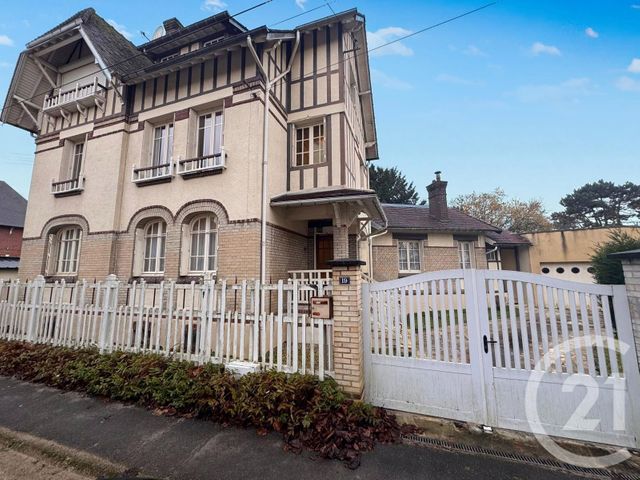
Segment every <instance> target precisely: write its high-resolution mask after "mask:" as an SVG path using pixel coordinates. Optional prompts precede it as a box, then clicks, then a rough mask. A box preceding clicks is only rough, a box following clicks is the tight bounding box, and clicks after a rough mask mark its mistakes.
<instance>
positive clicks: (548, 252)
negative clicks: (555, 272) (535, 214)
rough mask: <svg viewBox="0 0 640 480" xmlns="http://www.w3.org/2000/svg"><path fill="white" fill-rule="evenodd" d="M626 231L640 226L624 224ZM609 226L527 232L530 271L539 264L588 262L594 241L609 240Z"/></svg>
mask: <svg viewBox="0 0 640 480" xmlns="http://www.w3.org/2000/svg"><path fill="white" fill-rule="evenodd" d="M623 230H624V231H627V232H629V233H630V234H635V235H640V228H634V227H624V228H623ZM612 231H613V229H609V228H591V229H582V230H558V231H550V232H538V233H527V234H524V235H523V236H524V237H526V238H528V239H529V241H531V243H532V246H531V248H530V249H529V255H530V262H531V271H532V272H533V273H540V269H541V265H542V264H574V263H575V264H580V263H583V264H588V263H590V261H591V255H592V254H593V250H594V248H595V247H596V245H597V244H599V243H603V242H606V241H607V240H609V235H610V234H611V232H612Z"/></svg>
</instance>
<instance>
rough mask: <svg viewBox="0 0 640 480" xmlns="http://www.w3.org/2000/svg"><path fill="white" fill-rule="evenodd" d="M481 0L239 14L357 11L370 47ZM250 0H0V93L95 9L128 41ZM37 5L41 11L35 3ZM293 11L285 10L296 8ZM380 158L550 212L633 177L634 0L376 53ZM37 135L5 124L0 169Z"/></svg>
mask: <svg viewBox="0 0 640 480" xmlns="http://www.w3.org/2000/svg"><path fill="white" fill-rule="evenodd" d="M488 1H490V0H475V1H467V0H430V1H425V0H423V1H399V0H396V1H378V0H367V1H357V0H329V2H330V3H329V5H328V6H327V5H326V4H325V0H273V1H272V2H270V3H268V4H267V5H264V6H261V7H259V8H257V9H255V10H253V11H252V12H249V13H247V14H243V15H242V16H239V17H238V18H237V19H238V20H239V21H240V22H242V23H243V24H244V25H246V26H247V27H249V28H253V27H257V26H260V25H267V26H274V27H275V28H292V27H295V26H296V25H299V24H303V23H306V22H309V21H311V20H314V19H317V18H320V17H324V16H327V15H330V14H331V13H332V12H331V9H333V10H334V11H336V12H339V11H342V10H346V9H348V8H352V7H357V8H358V10H359V11H360V12H361V13H363V14H364V15H365V16H366V25H367V34H368V41H369V47H370V48H373V47H376V46H379V45H382V44H385V43H386V42H389V41H391V40H397V39H400V38H402V37H404V36H406V35H409V34H411V33H414V32H419V31H420V30H422V29H424V28H426V27H429V26H431V25H434V24H437V23H439V22H441V21H444V20H447V19H449V18H451V17H455V16H457V15H460V14H462V13H465V12H467V11H469V10H472V9H475V8H478V7H480V6H482V5H483V4H485V3H487V2H488ZM257 3H259V1H258V0H181V1H180V2H175V1H168V0H130V1H128V2H121V1H114V0H111V1H108V0H93V1H92V2H90V3H89V2H87V1H86V0H85V1H75V0H60V1H54V0H51V1H47V2H41V1H37V2H36V1H34V0H32V1H22V2H8V1H6V0H5V1H4V2H3V5H2V12H1V13H0V97H2V100H0V101H3V100H4V97H5V96H6V91H7V89H8V87H9V82H10V81H11V75H12V73H13V69H14V66H15V63H16V61H17V58H18V55H19V53H20V51H21V50H22V49H23V48H24V45H25V43H27V42H28V41H30V40H32V39H33V38H35V37H37V36H38V35H40V34H41V33H43V32H44V31H46V30H48V29H50V28H51V27H53V26H54V25H56V24H58V23H59V22H61V21H63V20H64V19H66V18H68V17H69V16H71V15H72V14H74V13H75V12H76V11H78V10H81V9H82V8H85V7H88V6H92V7H94V8H95V9H96V11H97V12H98V14H100V15H101V16H102V17H103V18H105V19H107V20H108V21H109V22H111V23H112V24H113V25H114V26H115V27H116V28H117V29H118V30H120V31H121V33H123V34H124V35H125V36H127V38H129V39H130V40H131V41H132V42H133V43H135V44H141V43H143V42H144V41H145V39H144V37H143V36H142V34H141V33H140V32H141V31H142V32H146V34H147V35H149V36H150V35H151V34H152V32H153V31H154V30H155V28H156V27H157V26H158V25H160V24H161V23H162V21H163V20H165V19H167V18H171V17H174V16H175V17H177V18H178V19H180V20H181V21H182V23H183V24H185V25H187V24H189V23H192V22H194V21H198V20H200V19H202V18H204V17H206V16H208V15H212V14H214V13H216V12H218V11H220V10H222V9H226V10H228V11H229V12H230V13H231V14H234V13H236V12H239V11H241V10H244V9H245V8H248V7H250V6H252V5H255V4H257ZM36 4H37V8H34V7H35V6H36ZM296 15H300V16H298V17H297V18H294V19H291V20H287V21H285V22H283V23H281V22H282V21H283V20H286V19H288V18H290V17H292V16H296ZM370 64H371V71H372V78H373V95H374V107H375V115H376V122H377V131H378V140H379V147H380V160H378V161H377V162H376V164H377V165H379V166H384V167H391V166H397V167H398V168H399V169H400V170H401V171H402V172H403V173H404V174H405V175H406V176H407V178H408V179H409V180H410V181H412V182H413V183H414V184H415V186H416V189H417V190H418V192H419V194H420V195H421V197H423V198H424V197H426V190H425V186H426V185H427V184H428V183H429V182H431V180H432V178H433V172H434V171H435V170H442V172H443V177H444V178H445V179H446V180H448V181H449V187H448V193H449V195H450V197H454V196H456V195H461V194H465V193H470V192H473V191H475V192H485V191H491V190H493V189H495V188H496V187H500V188H502V189H503V190H504V191H505V192H506V193H507V195H509V196H511V197H515V198H520V199H523V200H527V199H531V198H536V199H540V200H542V201H543V203H544V205H545V206H546V208H547V211H548V212H553V211H557V210H560V209H561V207H560V205H559V203H558V202H559V200H560V199H561V198H562V197H563V196H564V195H566V194H568V193H570V192H572V191H573V190H574V189H575V188H577V187H579V186H581V185H583V184H585V183H587V182H592V181H596V180H598V179H601V178H602V179H604V180H611V181H614V182H616V183H620V182H625V181H633V182H635V183H640V118H639V117H640V0H600V1H595V0H498V2H497V3H496V4H495V5H492V6H490V7H488V8H485V9H483V10H481V11H479V12H477V13H474V14H472V15H468V16H466V17H463V18H461V19H458V20H456V21H453V22H451V23H447V24H445V25H442V26H439V27H437V28H433V29H431V30H428V31H426V32H423V33H417V34H416V35H413V36H411V37H409V38H407V39H403V40H401V41H398V42H396V43H393V44H391V45H389V46H386V47H384V48H380V49H377V50H375V51H373V52H372V53H371V61H370ZM33 151H34V143H33V138H31V136H30V135H29V134H28V133H26V132H24V131H22V130H19V129H17V128H15V127H12V126H10V125H2V126H0V166H1V169H0V179H3V180H5V181H7V182H8V183H9V184H10V185H12V186H13V187H14V188H16V190H18V192H20V193H21V194H22V195H24V196H27V195H28V191H29V184H30V177H31V168H32V163H33Z"/></svg>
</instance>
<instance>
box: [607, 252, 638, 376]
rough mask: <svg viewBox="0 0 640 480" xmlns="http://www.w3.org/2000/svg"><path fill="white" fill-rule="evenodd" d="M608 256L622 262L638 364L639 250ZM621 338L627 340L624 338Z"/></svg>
mask: <svg viewBox="0 0 640 480" xmlns="http://www.w3.org/2000/svg"><path fill="white" fill-rule="evenodd" d="M610 257H611V258H616V259H619V260H620V261H621V262H622V270H623V271H624V283H625V287H626V290H627V298H628V300H629V313H631V328H632V330H633V340H634V343H635V345H636V355H638V364H639V365H640V250H633V251H630V252H621V253H613V254H611V255H610ZM621 340H624V341H628V340H627V339H624V338H623V339H621ZM629 340H630V339H629Z"/></svg>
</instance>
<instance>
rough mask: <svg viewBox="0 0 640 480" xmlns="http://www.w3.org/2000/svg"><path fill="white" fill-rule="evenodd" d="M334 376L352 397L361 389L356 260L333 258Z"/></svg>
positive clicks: (359, 281) (358, 269)
mask: <svg viewBox="0 0 640 480" xmlns="http://www.w3.org/2000/svg"><path fill="white" fill-rule="evenodd" d="M329 263H330V264H331V266H332V269H333V293H332V295H333V325H334V326H333V364H334V372H335V373H334V378H335V380H336V382H337V383H338V385H340V386H341V387H342V389H343V390H344V391H345V392H346V393H347V394H349V395H350V396H352V397H354V398H358V399H359V398H361V397H362V393H363V390H364V363H363V362H364V349H363V339H362V335H363V328H362V288H361V287H362V265H364V262H362V261H360V260H348V259H346V260H333V261H331V262H329Z"/></svg>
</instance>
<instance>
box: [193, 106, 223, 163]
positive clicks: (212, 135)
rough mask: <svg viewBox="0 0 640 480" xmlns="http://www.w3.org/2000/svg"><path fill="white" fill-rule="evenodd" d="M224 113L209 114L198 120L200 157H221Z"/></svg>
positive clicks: (198, 153)
mask: <svg viewBox="0 0 640 480" xmlns="http://www.w3.org/2000/svg"><path fill="white" fill-rule="evenodd" d="M222 128H223V115H222V112H215V113H207V114H206V115H201V116H200V117H199V118H198V151H197V155H198V157H209V156H212V155H219V154H220V153H221V152H222V138H223V137H222Z"/></svg>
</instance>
